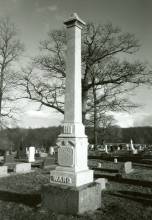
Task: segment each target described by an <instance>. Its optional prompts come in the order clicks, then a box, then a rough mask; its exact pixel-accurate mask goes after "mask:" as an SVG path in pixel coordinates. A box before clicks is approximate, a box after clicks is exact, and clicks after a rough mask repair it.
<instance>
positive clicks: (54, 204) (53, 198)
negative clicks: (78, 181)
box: [42, 182, 101, 214]
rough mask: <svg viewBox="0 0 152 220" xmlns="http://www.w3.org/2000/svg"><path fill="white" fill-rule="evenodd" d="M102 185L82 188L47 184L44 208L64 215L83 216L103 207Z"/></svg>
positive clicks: (44, 190)
mask: <svg viewBox="0 0 152 220" xmlns="http://www.w3.org/2000/svg"><path fill="white" fill-rule="evenodd" d="M100 188H101V187H100V184H99V183H96V182H93V183H90V184H86V185H83V186H81V187H69V186H64V185H56V184H47V185H44V186H43V187H42V207H43V208H46V209H49V210H51V211H54V212H56V213H62V214H82V213H84V212H86V211H94V210H96V209H98V208H100V207H101V189H100Z"/></svg>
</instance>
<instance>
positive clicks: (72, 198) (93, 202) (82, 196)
mask: <svg viewBox="0 0 152 220" xmlns="http://www.w3.org/2000/svg"><path fill="white" fill-rule="evenodd" d="M64 24H65V25H66V27H67V75H66V92H65V114H64V123H63V127H64V129H63V133H62V134H61V135H59V137H58V141H57V145H58V147H59V148H58V166H57V167H56V169H55V170H53V171H51V172H50V183H49V184H46V185H44V186H43V187H42V195H41V197H42V206H44V207H45V208H48V209H50V210H52V211H54V212H57V213H63V214H78V213H83V212H86V211H89V210H95V209H97V208H100V207H101V186H100V185H99V183H96V182H93V171H92V170H89V169H88V165H87V159H88V157H87V155H88V154H87V153H88V139H87V136H86V135H85V132H84V126H83V124H82V97H81V29H82V26H83V25H84V24H85V23H84V22H83V21H82V20H81V19H80V18H79V17H78V15H77V14H73V15H72V16H71V18H70V19H69V20H67V21H65V22H64Z"/></svg>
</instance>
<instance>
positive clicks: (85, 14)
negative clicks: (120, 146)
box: [0, 0, 152, 127]
mask: <svg viewBox="0 0 152 220" xmlns="http://www.w3.org/2000/svg"><path fill="white" fill-rule="evenodd" d="M73 12H77V13H78V15H79V16H80V17H81V18H82V19H83V20H84V21H86V22H87V21H92V22H94V23H97V24H104V23H106V22H108V21H111V22H112V23H113V24H114V25H117V26H120V27H121V28H122V30H123V31H124V32H130V33H134V34H135V35H136V37H137V38H138V39H139V40H140V42H141V45H142V46H141V49H140V51H139V52H138V54H137V59H140V60H142V61H147V62H148V63H149V64H150V65H151V66H152V43H151V40H152V24H151V23H152V22H151V21H152V1H151V0H75V1H74V0H0V16H10V17H11V19H12V20H13V21H14V23H16V25H17V26H18V27H19V29H20V32H21V35H20V38H21V40H22V41H24V43H25V45H26V54H25V55H26V56H34V55H36V53H37V52H38V45H39V41H40V40H43V39H45V37H46V33H47V31H48V30H50V29H58V28H62V27H63V21H64V20H66V19H67V18H69V16H70V15H71V14H72V13H73ZM131 99H132V100H133V101H135V102H137V103H138V104H141V105H142V107H141V108H139V109H138V110H136V111H134V112H132V113H131V114H128V113H117V114H115V117H116V119H117V120H118V124H119V125H120V126H122V127H128V126H143V125H149V126H152V111H151V109H152V89H151V88H140V89H137V90H136V91H135V92H134V95H133V96H132V97H131ZM22 105H23V106H24V109H25V112H24V114H22V117H21V121H20V122H18V123H19V125H20V126H26V127H29V126H30V127H41V126H44V127H47V126H52V125H58V124H60V123H61V120H62V119H63V116H62V115H60V114H58V115H57V114H56V113H55V112H53V111H52V110H50V109H49V110H48V109H46V108H44V109H43V111H42V112H37V111H35V110H36V106H35V105H32V104H30V105H29V104H28V105H26V104H25V103H24V102H23V103H22Z"/></svg>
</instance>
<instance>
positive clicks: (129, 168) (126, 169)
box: [124, 161, 133, 174]
mask: <svg viewBox="0 0 152 220" xmlns="http://www.w3.org/2000/svg"><path fill="white" fill-rule="evenodd" d="M132 171H133V169H132V162H131V161H128V162H125V163H124V172H125V173H126V174H128V173H131V172H132Z"/></svg>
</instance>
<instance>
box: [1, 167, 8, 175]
mask: <svg viewBox="0 0 152 220" xmlns="http://www.w3.org/2000/svg"><path fill="white" fill-rule="evenodd" d="M7 169H8V167H7V166H0V177H3V176H7V175H8V173H7Z"/></svg>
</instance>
